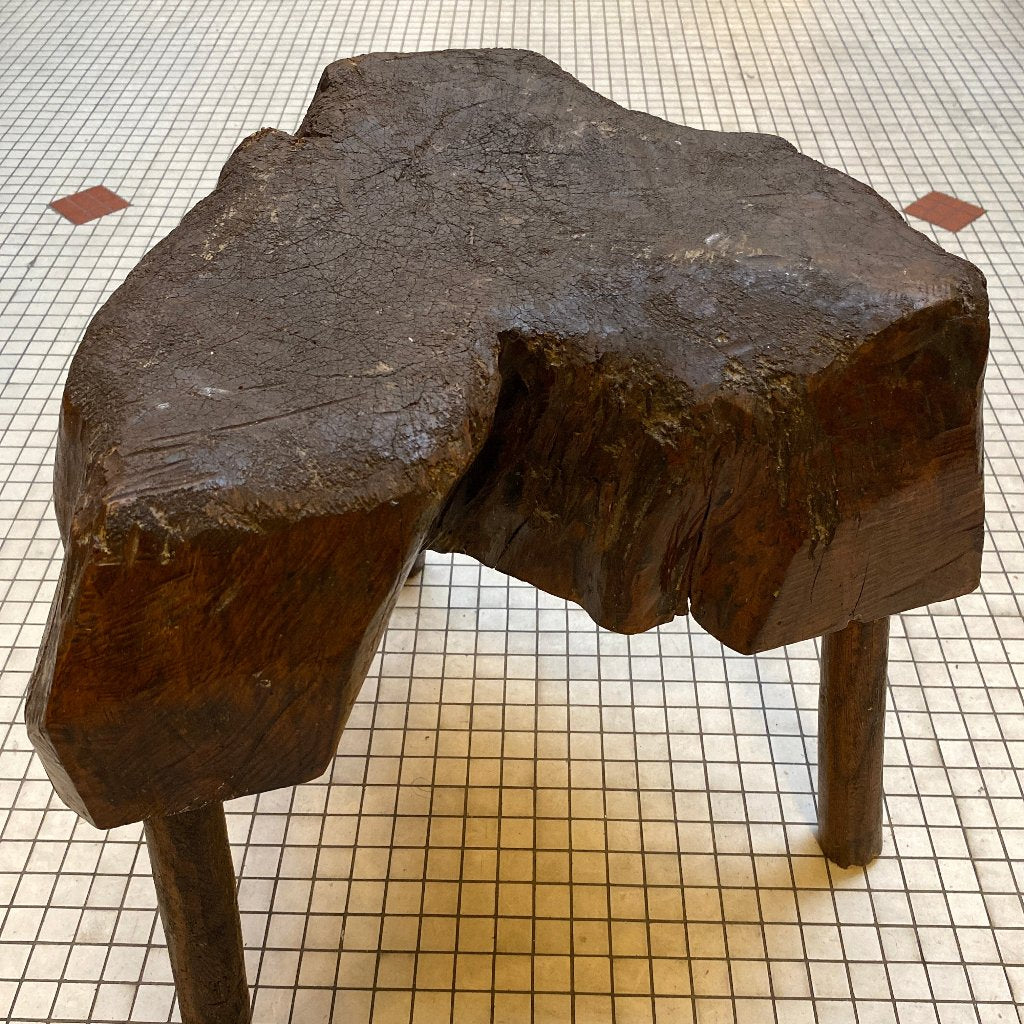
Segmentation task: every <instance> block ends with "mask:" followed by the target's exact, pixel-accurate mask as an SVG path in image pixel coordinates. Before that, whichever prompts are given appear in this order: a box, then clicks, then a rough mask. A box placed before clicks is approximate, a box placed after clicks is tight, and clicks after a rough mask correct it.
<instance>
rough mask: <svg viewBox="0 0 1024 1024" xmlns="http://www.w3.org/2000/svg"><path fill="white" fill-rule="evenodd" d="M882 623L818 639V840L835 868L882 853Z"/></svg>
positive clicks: (885, 624)
mask: <svg viewBox="0 0 1024 1024" xmlns="http://www.w3.org/2000/svg"><path fill="white" fill-rule="evenodd" d="M888 653H889V620H888V618H884V619H875V620H874V621H873V622H865V623H861V622H851V623H850V624H849V625H848V626H847V627H846V628H845V629H841V630H839V631H838V632H836V633H829V634H827V635H826V636H825V637H823V639H822V649H821V690H820V696H819V701H818V841H819V842H820V843H821V849H822V851H823V852H824V854H825V856H826V857H828V859H829V860H832V861H835V862H836V863H837V864H838V865H839V866H840V867H844V868H845V867H849V866H850V865H851V864H867V863H868V862H869V861H871V860H873V859H874V858H875V857H877V856H878V854H879V853H880V852H881V850H882V747H883V743H884V740H885V678H886V663H887V659H888Z"/></svg>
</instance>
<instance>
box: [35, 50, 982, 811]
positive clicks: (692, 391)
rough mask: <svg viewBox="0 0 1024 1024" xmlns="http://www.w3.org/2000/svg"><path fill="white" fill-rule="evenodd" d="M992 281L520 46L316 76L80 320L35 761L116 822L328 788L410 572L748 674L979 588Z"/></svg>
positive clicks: (795, 163)
mask: <svg viewBox="0 0 1024 1024" xmlns="http://www.w3.org/2000/svg"><path fill="white" fill-rule="evenodd" d="M987 323H988V321H987V302H986V295H985V286H984V280H983V278H982V275H981V274H980V272H979V271H978V270H977V269H975V268H974V267H973V266H971V265H970V264H968V263H966V262H964V261H963V260H961V259H958V258H957V257H955V256H952V255H950V254H948V253H946V252H944V251H942V250H941V249H940V248H938V247H937V246H936V245H935V244H933V243H932V242H931V241H929V240H928V239H926V238H925V237H924V236H922V235H921V234H919V233H917V232H916V231H914V230H912V229H911V228H910V227H908V226H907V225H906V224H905V223H904V222H903V220H902V218H901V217H900V215H899V214H898V213H896V211H895V210H894V209H893V208H892V207H891V206H890V205H889V204H888V203H887V202H885V201H884V200H883V199H882V198H880V197H879V196H878V195H877V194H876V193H874V192H873V191H872V190H871V189H869V188H868V187H866V186H865V185H862V184H860V183H859V182H856V181H854V180H853V179H851V178H849V177H847V176H845V175H843V174H841V173H839V172H837V171H834V170H830V169H828V168H826V167H824V166H822V165H821V164H820V163H817V162H815V161H814V160H812V159H810V158H808V157H806V156H802V155H801V154H800V153H798V152H797V151H796V150H795V149H794V148H793V147H792V146H791V145H790V144H789V143H788V142H785V141H783V140H782V139H779V138H775V137H772V136H767V135H754V134H744V133H718V132H705V131H697V130H694V129H692V128H685V127H682V126H679V125H675V124H670V123H668V122H666V121H663V120H660V119H658V118H656V117H652V116H649V115H647V114H643V113H638V112H635V111H629V110H625V109H623V108H622V107H619V106H617V105H616V104H615V103H613V102H611V101H610V100H607V99H604V98H602V97H601V96H599V95H597V94H595V93H593V92H591V91H590V90H589V89H587V88H585V87H584V86H582V85H581V84H580V83H579V82H577V81H576V80H575V79H573V78H572V77H570V76H569V75H568V74H566V73H565V72H564V71H562V70H561V69H559V68H558V67H557V66H556V65H555V64H553V63H551V62H550V61H548V60H546V59H544V58H543V57H540V56H538V55H536V54H533V53H528V52H523V51H516V50H481V51H448V52H440V53H428V54H410V55H394V54H376V55H370V56H366V57H360V58H356V59H352V60H342V61H339V62H337V63H335V64H332V65H331V66H330V67H328V68H327V70H326V71H325V72H324V75H323V78H322V80H321V82H320V85H319V87H318V88H317V90H316V94H315V96H314V97H313V100H312V103H311V105H310V108H309V111H308V113H307V115H306V118H305V120H304V121H303V123H302V125H301V127H300V128H299V130H298V131H297V132H296V133H295V134H294V135H290V134H288V133H286V132H282V131H278V130H274V129H264V130H263V131H260V132H257V133H256V134H255V135H253V136H251V137H250V138H248V139H246V140H245V141H244V142H243V143H242V144H241V145H240V146H239V148H238V149H237V151H236V152H235V153H234V155H233V156H232V157H231V159H230V160H229V161H228V163H227V165H226V166H225V168H224V171H223V173H222V175H221V178H220V181H219V183H218V185H217V188H216V190H215V191H214V192H213V194H212V195H211V196H209V197H208V198H207V199H205V200H203V201H202V202H201V203H199V205H198V206H197V207H196V208H195V209H194V210H193V211H192V212H191V213H189V214H188V215H187V216H186V217H185V219H184V220H183V221H182V223H181V225H180V226H179V227H178V228H176V229H175V230H174V231H172V232H171V234H170V235H169V236H168V237H167V238H166V239H165V240H164V241H163V242H161V243H160V244H159V245H157V246H156V247H155V248H154V249H153V250H152V251H151V252H150V253H149V254H148V255H147V256H146V257H145V258H144V259H143V260H142V262H141V263H140V264H139V266H138V268H137V269H136V270H134V271H133V272H132V273H131V274H130V275H129V277H128V279H127V281H126V282H125V283H124V284H123V285H122V286H121V287H120V288H119V289H118V290H117V292H116V293H115V294H114V295H113V296H112V297H111V299H110V300H109V301H108V302H107V304H106V305H105V306H104V307H103V308H102V310H101V311H100V312H99V313H98V314H97V315H96V317H95V319H94V320H93V322H92V324H91V325H90V327H89V329H88V331H87V333H86V336H85V339H84V341H83V343H82V345H81V347H80V349H79V351H78V353H77V355H76V357H75V360H74V363H73V365H72V368H71V371H70V376H69V378H68V382H67V388H66V391H65V395H64V400H63V405H62V410H61V426H60V439H59V449H58V457H57V467H56V502H57V511H58V516H59V520H60V526H61V531H62V536H63V538H64V542H65V545H66V561H65V566H64V571H63V575H62V576H61V580H60V584H59V588H58V594H57V597H56V600H55V603H54V610H53V614H52V617H51V619H50V622H49V625H48V628H47V633H46V639H45V643H44V647H43V650H42V653H41V656H40V660H39V663H38V667H37V669H36V672H35V676H34V679H33V682H32V690H31V695H30V700H29V710H28V719H29V727H30V731H31V735H32V738H33V741H34V742H35V744H36V745H37V747H38V748H39V750H40V753H41V754H42V756H43V759H44V762H45V764H46V768H47V770H48V772H49V773H50V776H51V778H52V779H53V780H54V782H55V784H56V785H57V788H58V790H59V792H60V794H61V796H62V797H63V798H64V799H65V800H66V801H67V802H68V803H69V804H70V805H71V806H72V807H74V808H75V809H76V810H78V811H79V812H80V813H82V814H84V815H85V816H86V817H87V818H89V819H90V820H91V821H93V822H94V823H96V824H97V825H100V826H113V825H118V824H121V823H123V822H128V821H132V820H137V819H141V818H146V817H151V816H154V815H168V814H173V813H175V812H180V811H182V810H185V809H188V808H191V807H196V806H199V805H202V804H204V803H206V802H209V801H219V800H224V799H227V798H229V797H234V796H238V795H241V794H245V793H251V792H255V791H260V790H266V789H271V788H274V787H277V786H282V785H286V784H291V783H297V782H301V781H303V780H306V779H308V778H311V777H314V776H316V775H317V774H319V773H320V772H321V771H323V769H324V768H325V767H326V765H327V764H328V763H329V761H330V759H331V757H332V756H333V754H334V751H335V748H336V745H337V742H338V738H339V734H340V731H341V729H342V727H343V725H344V722H345V719H346V717H347V715H348V712H349V709H350V707H351V705H352V702H353V700H354V698H355V695H356V692H357V690H358V688H359V686H360V684H361V683H362V680H363V677H364V675H365V673H366V670H367V667H368V665H369V663H370V659H371V656H372V654H373V652H374V650H375V648H376V646H377V643H378V641H379V638H380V636H381V633H382V630H383V629H384V626H385V624H386V622H387V619H388V615H389V613H390V611H391V608H392V606H393V603H394V600H395V596H396V593H397V591H398V588H399V587H400V585H401V584H402V582H403V581H404V580H405V578H406V576H407V575H408V572H409V570H410V569H411V568H412V566H413V563H414V560H415V559H416V557H417V554H418V552H419V551H420V550H421V549H423V548H424V547H429V548H433V549H436V550H441V551H463V552H468V553H469V554H471V555H473V556H474V557H476V558H478V559H480V560H481V561H483V562H484V563H486V564H487V565H490V566H494V567H497V568H498V569H500V570H503V571H506V572H509V573H511V574H513V575H515V576H517V577H520V578H522V579H524V580H528V581H530V582H531V583H534V584H536V585H537V586H539V587H541V588H543V589H545V590H547V591H550V592H552V593H554V594H558V595H562V596H564V597H567V598H571V599H572V600H574V601H578V602H579V603H580V604H581V605H582V606H583V607H584V608H585V609H587V611H589V612H590V614H591V615H593V617H594V618H595V619H596V620H597V621H598V622H599V623H600V624H601V625H603V626H606V627H608V628H609V629H614V630H619V631H622V632H636V631H639V630H645V629H649V628H651V627H652V626H655V625H657V624H658V623H662V622H665V621H667V620H669V619H671V618H672V617H673V616H674V615H679V614H683V613H686V612H687V611H688V610H689V611H690V612H692V614H693V615H694V616H695V617H696V619H697V620H698V621H699V622H700V623H701V624H702V625H703V626H705V627H706V628H707V629H708V630H709V631H710V632H711V633H712V634H714V635H715V636H716V637H718V638H720V639H721V640H722V641H723V642H725V643H726V644H728V645H729V646H730V647H732V648H735V649H736V650H738V651H744V652H750V651H757V650H763V649H765V648H769V647H774V646H777V645H779V644H783V643H789V642H793V641H797V640H802V639H804V638H807V637H811V636H815V635H818V634H823V633H827V632H829V631H833V630H837V629H840V628H842V627H843V626H845V625H846V624H847V623H849V622H851V621H856V622H871V621H874V620H879V619H882V618H884V617H885V616H887V615H890V614H893V613H895V612H899V611H902V610H904V609H907V608H911V607H915V606H918V605H922V604H925V603H927V602H931V601H936V600H940V599H945V598H950V597H953V596H955V595H958V594H961V593H964V592H966V591H969V590H971V589H973V587H974V586H975V585H976V583H977V580H978V573H979V559H980V551H981V541H982V478H981V468H980V447H979V446H980V426H979V395H980V386H981V377H982V371H983V365H984V360H985V355H986V344H987V331H988V327H987Z"/></svg>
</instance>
